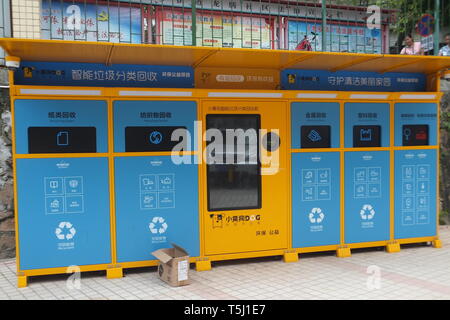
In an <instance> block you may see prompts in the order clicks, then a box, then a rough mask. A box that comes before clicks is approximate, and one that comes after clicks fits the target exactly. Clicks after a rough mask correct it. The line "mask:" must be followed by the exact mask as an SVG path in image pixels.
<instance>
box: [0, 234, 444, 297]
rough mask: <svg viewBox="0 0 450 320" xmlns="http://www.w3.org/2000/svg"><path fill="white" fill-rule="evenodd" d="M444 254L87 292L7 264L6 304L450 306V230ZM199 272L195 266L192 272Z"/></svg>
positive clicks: (317, 258)
mask: <svg viewBox="0 0 450 320" xmlns="http://www.w3.org/2000/svg"><path fill="white" fill-rule="evenodd" d="M440 238H441V239H442V242H443V247H442V248H441V249H435V248H433V247H431V246H425V245H407V246H402V250H401V251H400V252H398V253H392V254H389V253H386V252H385V251H384V250H382V249H377V248H371V249H360V250H354V251H352V256H351V257H349V258H336V257H335V256H334V254H333V253H316V254H303V255H301V256H300V260H299V261H298V262H296V263H283V262H282V260H281V258H280V257H271V258H260V259H246V260H240V261H226V262H217V263H213V269H212V270H211V271H207V272H196V271H195V270H194V269H192V270H191V273H190V277H191V279H192V284H190V285H188V286H185V287H177V288H173V287H170V286H169V285H167V284H165V283H163V282H162V281H161V280H159V279H158V278H157V275H156V268H154V267H153V268H139V269H128V270H125V272H124V274H125V276H124V277H123V278H120V279H110V280H108V279H106V276H105V272H104V271H103V272H88V273H82V274H81V278H80V282H79V286H74V285H73V284H74V283H76V282H73V281H71V279H73V278H70V275H67V274H65V275H51V276H39V277H32V278H29V285H28V287H26V288H21V289H18V288H17V287H16V283H17V278H16V262H15V259H8V260H0V299H3V300H4V299H7V300H9V299H27V300H29V299H33V300H35V299H45V300H48V299H50V300H53V299H100V300H111V299H150V300H161V299H162V300H168V299H177V300H184V299H186V300H191V299H200V300H204V299H206V300H209V299H232V300H239V299H257V300H265V299H282V300H311V299H312V300H316V299H387V300H396V299H407V300H414V299H445V300H448V299H450V227H448V226H443V227H441V230H440ZM193 267H194V266H193V265H192V268H193Z"/></svg>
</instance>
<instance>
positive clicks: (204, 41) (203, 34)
mask: <svg viewBox="0 0 450 320" xmlns="http://www.w3.org/2000/svg"><path fill="white" fill-rule="evenodd" d="M157 17H158V19H157V20H158V21H159V24H158V27H159V30H158V34H159V35H161V38H160V39H159V42H160V43H161V44H168V45H179V46H182V45H187V46H189V45H192V15H191V12H188V11H185V12H182V11H179V10H160V11H159V12H158V14H157ZM270 35H271V24H270V23H269V22H268V21H267V19H265V18H263V17H247V16H224V15H220V14H213V13H206V12H203V13H200V12H197V24H196V38H197V40H196V41H197V46H204V47H228V48H257V49H271V41H270Z"/></svg>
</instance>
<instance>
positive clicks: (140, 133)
mask: <svg viewBox="0 0 450 320" xmlns="http://www.w3.org/2000/svg"><path fill="white" fill-rule="evenodd" d="M175 130H178V131H177V132H176V133H175V134H174V135H173V133H174V131H175ZM172 135H173V136H172ZM187 135H188V131H187V129H186V127H126V128H125V152H149V151H172V150H173V148H174V147H175V146H176V145H178V144H179V143H182V144H183V150H184V151H186V150H187V148H188V146H189V145H188V138H187ZM172 139H175V140H174V141H172ZM191 139H192V138H191Z"/></svg>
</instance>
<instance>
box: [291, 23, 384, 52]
mask: <svg viewBox="0 0 450 320" xmlns="http://www.w3.org/2000/svg"><path fill="white" fill-rule="evenodd" d="M305 35H307V36H308V40H309V41H310V43H311V47H312V51H328V52H351V53H378V54H381V53H382V32H381V30H379V29H373V30H370V29H368V28H365V27H359V26H345V25H327V29H326V37H327V39H326V43H327V47H326V49H325V50H322V25H321V24H320V22H319V23H309V22H302V21H292V20H291V21H289V23H288V41H289V43H288V47H289V50H295V48H296V47H297V45H298V44H299V43H300V42H301V41H302V40H303V39H304V37H305ZM314 35H315V36H314ZM313 39H314V40H313Z"/></svg>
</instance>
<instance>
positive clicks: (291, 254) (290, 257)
mask: <svg viewBox="0 0 450 320" xmlns="http://www.w3.org/2000/svg"><path fill="white" fill-rule="evenodd" d="M283 261H284V262H285V263H290V262H297V261H298V253H297V252H295V251H285V252H284V254H283Z"/></svg>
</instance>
